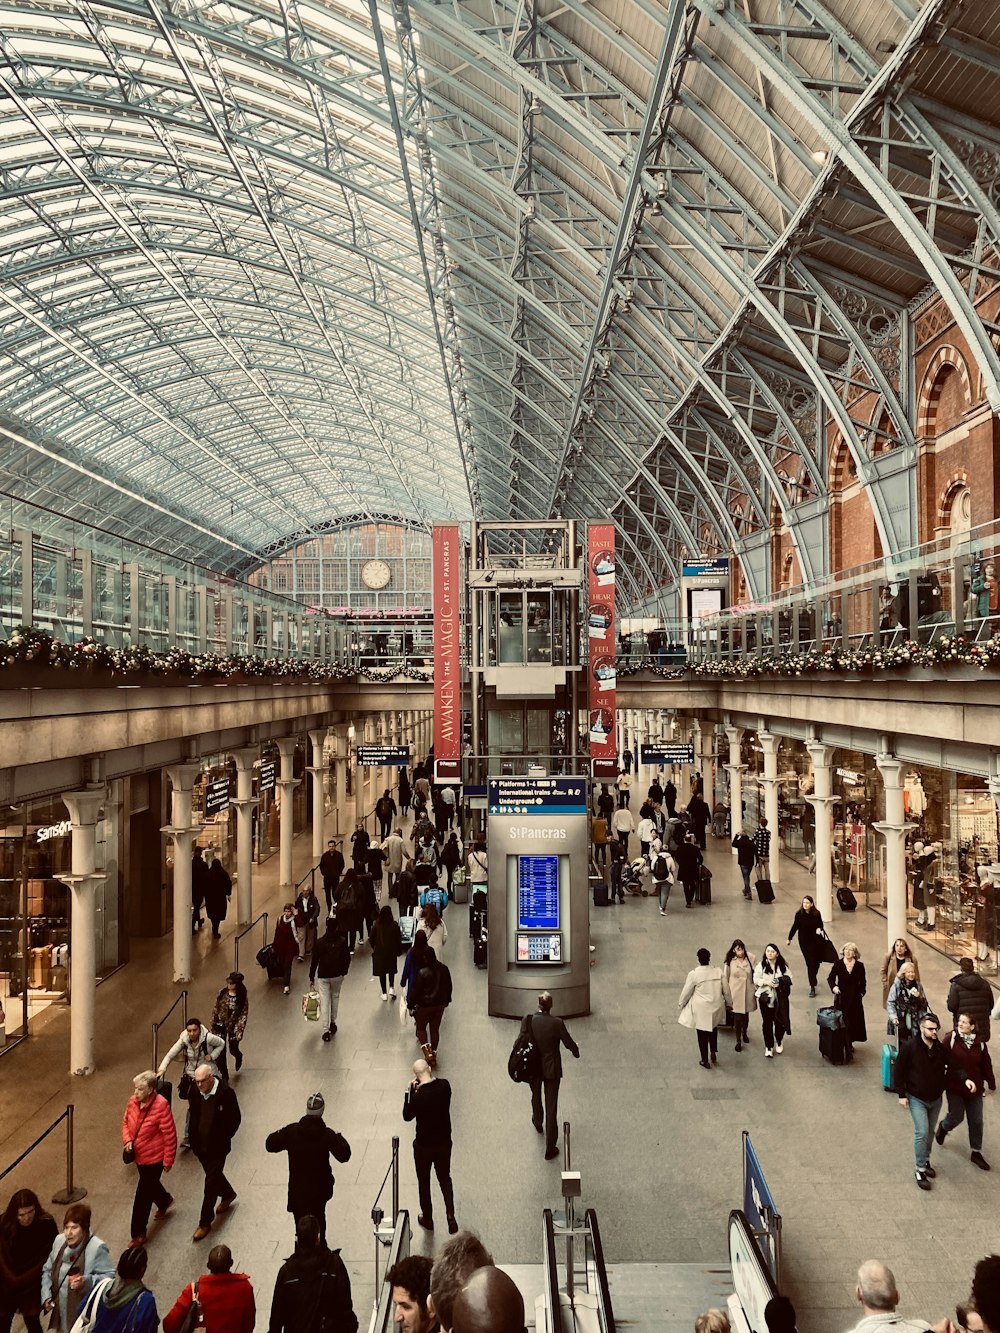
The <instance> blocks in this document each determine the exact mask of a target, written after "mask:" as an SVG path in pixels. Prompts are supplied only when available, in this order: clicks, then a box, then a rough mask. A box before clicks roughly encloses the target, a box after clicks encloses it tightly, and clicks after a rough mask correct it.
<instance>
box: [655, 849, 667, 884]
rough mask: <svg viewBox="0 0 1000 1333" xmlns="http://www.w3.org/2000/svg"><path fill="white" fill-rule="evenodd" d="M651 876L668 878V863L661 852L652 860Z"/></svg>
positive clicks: (661, 878)
mask: <svg viewBox="0 0 1000 1333" xmlns="http://www.w3.org/2000/svg"><path fill="white" fill-rule="evenodd" d="M653 878H654V879H658V880H664V879H669V878H670V864H669V862H668V861H667V858H666V857H665V856H664V855H663V853H662V852H660V853H659V855H658V856H657V858H656V860H655V861H654V862H653Z"/></svg>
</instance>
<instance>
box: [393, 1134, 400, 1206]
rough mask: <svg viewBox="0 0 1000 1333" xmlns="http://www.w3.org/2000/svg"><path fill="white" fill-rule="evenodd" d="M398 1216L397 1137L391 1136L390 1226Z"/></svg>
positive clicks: (395, 1135) (396, 1135)
mask: <svg viewBox="0 0 1000 1333" xmlns="http://www.w3.org/2000/svg"><path fill="white" fill-rule="evenodd" d="M398 1216H399V1135H398V1134H393V1136H392V1225H393V1226H395V1225H396V1218H397V1217H398Z"/></svg>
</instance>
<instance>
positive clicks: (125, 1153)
mask: <svg viewBox="0 0 1000 1333" xmlns="http://www.w3.org/2000/svg"><path fill="white" fill-rule="evenodd" d="M156 1096H158V1094H157V1093H155V1092H154V1093H153V1097H156ZM153 1097H150V1099H149V1104H148V1105H147V1106H146V1109H145V1110H144V1111H143V1113H142V1115H140V1117H139V1123H138V1124H137V1125H136V1127H135V1133H134V1134H133V1135H132V1146H131V1148H123V1149H122V1161H123V1162H124V1163H125V1165H126V1166H131V1165H132V1163H133V1162H134V1161H135V1145H136V1144H137V1143H138V1142H139V1135H140V1134H141V1133H142V1126H143V1123H144V1122H145V1119H146V1116H148V1115H149V1113H150V1111H151V1110H152V1109H153Z"/></svg>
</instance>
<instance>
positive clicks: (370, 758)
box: [358, 745, 410, 768]
mask: <svg viewBox="0 0 1000 1333" xmlns="http://www.w3.org/2000/svg"><path fill="white" fill-rule="evenodd" d="M409 762H410V747H409V746H408V745H359V746H358V764H359V765H360V767H361V768H391V767H396V768H406V766H407V764H409Z"/></svg>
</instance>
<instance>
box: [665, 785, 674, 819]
mask: <svg viewBox="0 0 1000 1333" xmlns="http://www.w3.org/2000/svg"><path fill="white" fill-rule="evenodd" d="M663 804H664V805H665V806H666V807H667V818H668V819H673V818H674V816H675V815H676V814H677V788H676V786H675V785H674V783H673V782H671V780H670V778H667V780H666V782H665V783H664V784H663Z"/></svg>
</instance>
